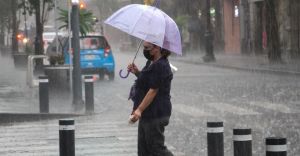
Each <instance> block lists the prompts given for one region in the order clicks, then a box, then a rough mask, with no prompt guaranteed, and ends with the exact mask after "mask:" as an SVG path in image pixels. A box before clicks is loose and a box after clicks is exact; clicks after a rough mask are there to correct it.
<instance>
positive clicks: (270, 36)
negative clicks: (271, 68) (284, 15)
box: [265, 0, 282, 63]
mask: <svg viewBox="0 0 300 156" xmlns="http://www.w3.org/2000/svg"><path fill="white" fill-rule="evenodd" d="M265 4H266V31H267V49H268V59H269V61H270V62H271V63H280V62H282V58H281V50H280V40H279V32H278V22H277V19H276V11H275V4H274V0H266V1H265Z"/></svg>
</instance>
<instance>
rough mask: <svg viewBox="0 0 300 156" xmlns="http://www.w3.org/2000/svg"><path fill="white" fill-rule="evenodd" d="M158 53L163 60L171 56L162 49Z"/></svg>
mask: <svg viewBox="0 0 300 156" xmlns="http://www.w3.org/2000/svg"><path fill="white" fill-rule="evenodd" d="M160 53H161V55H162V57H164V58H168V57H169V56H170V55H171V52H170V51H169V50H167V49H164V48H161V51H160Z"/></svg>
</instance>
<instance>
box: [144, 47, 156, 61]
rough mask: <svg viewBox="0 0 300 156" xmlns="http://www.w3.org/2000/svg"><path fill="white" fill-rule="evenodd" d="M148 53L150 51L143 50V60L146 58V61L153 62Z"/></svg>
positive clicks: (152, 57)
mask: <svg viewBox="0 0 300 156" xmlns="http://www.w3.org/2000/svg"><path fill="white" fill-rule="evenodd" d="M150 51H151V50H145V49H144V51H143V53H144V56H145V58H146V59H147V60H150V61H153V59H154V56H152V55H151V54H150Z"/></svg>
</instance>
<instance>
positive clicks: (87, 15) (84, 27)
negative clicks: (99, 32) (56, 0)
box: [57, 9, 95, 36]
mask: <svg viewBox="0 0 300 156" xmlns="http://www.w3.org/2000/svg"><path fill="white" fill-rule="evenodd" d="M59 14H60V17H58V19H57V20H59V21H61V22H62V23H63V25H62V26H60V27H59V29H63V28H65V29H68V28H69V22H68V10H62V9H60V13H59ZM79 22H80V23H79V29H80V34H81V35H82V36H86V34H87V33H89V32H93V31H94V29H93V25H94V24H95V18H94V15H93V13H92V12H91V11H88V10H86V9H80V10H79Z"/></svg>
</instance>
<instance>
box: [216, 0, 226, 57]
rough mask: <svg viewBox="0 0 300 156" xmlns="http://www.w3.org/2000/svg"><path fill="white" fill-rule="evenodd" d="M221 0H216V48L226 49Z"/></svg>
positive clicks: (218, 49)
mask: <svg viewBox="0 0 300 156" xmlns="http://www.w3.org/2000/svg"><path fill="white" fill-rule="evenodd" d="M222 6H223V5H222V2H221V0H215V10H216V23H215V31H214V32H215V46H214V47H215V49H216V51H219V52H223V51H224V36H223V32H224V29H223V20H222V19H223V18H222V17H223V16H222V12H223V7H222Z"/></svg>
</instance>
